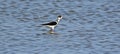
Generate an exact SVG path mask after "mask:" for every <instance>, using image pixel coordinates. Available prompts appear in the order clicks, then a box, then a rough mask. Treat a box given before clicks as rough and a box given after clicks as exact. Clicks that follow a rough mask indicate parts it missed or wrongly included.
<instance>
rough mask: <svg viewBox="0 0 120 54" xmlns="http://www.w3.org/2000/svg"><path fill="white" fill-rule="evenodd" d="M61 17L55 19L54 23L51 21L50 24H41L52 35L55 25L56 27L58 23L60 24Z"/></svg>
mask: <svg viewBox="0 0 120 54" xmlns="http://www.w3.org/2000/svg"><path fill="white" fill-rule="evenodd" d="M62 18H63V17H62V16H61V15H59V16H58V17H57V20H56V21H51V22H48V23H44V24H42V25H43V26H47V27H49V28H50V33H54V29H55V27H56V25H58V23H59V22H60V20H61V19H62Z"/></svg>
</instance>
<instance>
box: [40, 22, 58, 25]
mask: <svg viewBox="0 0 120 54" xmlns="http://www.w3.org/2000/svg"><path fill="white" fill-rule="evenodd" d="M56 24H57V22H54V21H53V22H49V23H45V24H42V25H56Z"/></svg>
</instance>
